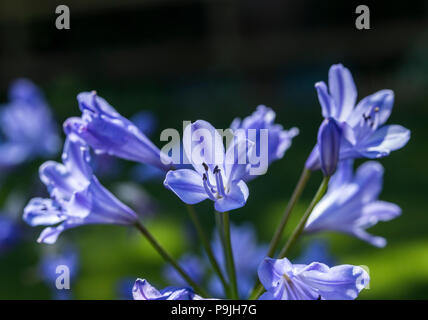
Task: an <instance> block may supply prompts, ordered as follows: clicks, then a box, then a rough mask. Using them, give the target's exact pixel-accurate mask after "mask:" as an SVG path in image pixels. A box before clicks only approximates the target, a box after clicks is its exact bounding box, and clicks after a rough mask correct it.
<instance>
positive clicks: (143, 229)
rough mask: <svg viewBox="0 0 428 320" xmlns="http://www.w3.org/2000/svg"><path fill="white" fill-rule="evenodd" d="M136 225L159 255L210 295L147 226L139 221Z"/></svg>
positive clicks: (198, 290)
mask: <svg viewBox="0 0 428 320" xmlns="http://www.w3.org/2000/svg"><path fill="white" fill-rule="evenodd" d="M135 227H136V228H137V229H138V231H140V232H141V234H142V235H143V236H144V237H145V238H146V239H147V241H148V242H149V243H150V244H151V245H152V246H153V248H154V249H155V250H156V251H157V252H158V253H159V255H160V256H161V257H162V258H163V259H164V260H165V261H166V262H168V263H170V264H171V265H172V266H173V267H174V269H175V270H177V272H178V273H179V274H180V275H181V276H182V277H183V279H184V280H186V282H187V283H188V284H189V285H190V286H191V287H192V288H193V289H194V290H195V291H196V292H197V293H199V294H201V295H202V296H204V297H209V294H208V293H207V292H206V291H205V290H204V289H203V288H201V287H200V286H199V285H198V284H197V283H196V282H195V281H193V280H192V278H190V276H189V275H188V274H187V273H186V272H185V271H184V270H183V269H182V268H181V267H180V265H179V264H178V263H177V262H176V261H175V260H174V258H173V257H171V255H170V254H169V253H168V252H167V251H165V249H164V248H163V247H162V246H161V245H160V244H159V242H157V240H156V239H155V238H154V237H153V235H152V234H151V233H150V232H149V230H147V229H146V227H145V226H144V225H143V224H142V223H141V222H139V221H137V222H136V223H135Z"/></svg>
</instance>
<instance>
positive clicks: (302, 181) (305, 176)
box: [251, 167, 311, 296]
mask: <svg viewBox="0 0 428 320" xmlns="http://www.w3.org/2000/svg"><path fill="white" fill-rule="evenodd" d="M310 176H311V170H309V169H306V167H305V168H303V171H302V173H301V174H300V178H299V181H298V182H297V184H296V187H295V188H294V191H293V194H292V195H291V198H290V201H288V203H287V207H286V208H285V210H284V214H283V215H282V218H281V221H280V223H279V225H278V227H277V228H276V231H275V234H274V236H273V238H272V240H271V242H270V245H269V250H268V252H267V254H266V257H273V255H274V254H275V251H276V249H277V247H278V244H279V241H280V240H281V237H282V235H283V233H284V230H285V227H286V225H287V222H288V220H289V218H290V216H291V212H292V211H293V208H294V206H295V205H296V203H297V201H298V200H299V198H300V196H301V194H302V192H303V190H304V189H305V187H306V184H307V182H308V180H309V177H310ZM261 289H263V286H262V285H261V283H260V280H257V282H256V284H255V285H254V288H253V290H252V294H251V296H253V295H255V293H256V292H257V291H260V290H261ZM259 295H260V294H259Z"/></svg>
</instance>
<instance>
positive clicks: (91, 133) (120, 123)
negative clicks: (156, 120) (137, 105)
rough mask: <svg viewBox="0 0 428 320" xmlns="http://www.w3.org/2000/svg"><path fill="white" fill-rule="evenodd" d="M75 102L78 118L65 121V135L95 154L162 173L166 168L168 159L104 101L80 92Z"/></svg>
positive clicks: (93, 93)
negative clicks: (70, 135)
mask: <svg viewBox="0 0 428 320" xmlns="http://www.w3.org/2000/svg"><path fill="white" fill-rule="evenodd" d="M77 101H78V102H79V108H80V110H81V111H82V117H80V118H76V117H74V118H69V119H67V121H66V122H65V123H64V130H65V131H66V133H67V134H69V133H74V134H76V135H77V136H79V137H80V138H81V139H83V140H84V141H85V142H86V143H87V144H88V145H89V146H91V147H92V148H93V149H94V150H95V151H96V152H98V153H107V154H109V155H113V156H116V157H119V158H123V159H127V160H131V161H137V162H141V163H147V164H150V165H152V166H156V167H158V168H160V169H162V170H165V171H167V170H168V169H170V165H167V164H166V163H171V161H170V159H169V158H168V156H167V155H166V154H164V153H162V152H161V151H160V150H159V148H158V147H156V146H155V145H154V144H153V143H152V142H151V141H150V140H149V139H148V138H147V137H146V136H145V135H144V134H143V133H142V132H141V131H140V130H139V129H138V127H137V126H136V125H135V124H134V123H132V122H131V121H129V120H128V119H126V118H125V117H123V116H121V115H120V114H119V113H118V112H117V111H116V110H115V109H114V108H113V107H112V106H111V105H110V104H109V103H108V102H107V101H106V100H104V99H103V98H101V97H99V96H97V94H96V93H95V92H82V93H80V94H79V95H78V96H77Z"/></svg>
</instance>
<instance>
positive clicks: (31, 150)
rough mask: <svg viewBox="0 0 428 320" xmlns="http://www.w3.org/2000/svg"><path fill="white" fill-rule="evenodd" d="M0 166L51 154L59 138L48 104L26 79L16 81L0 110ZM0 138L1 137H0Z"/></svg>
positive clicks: (56, 146)
mask: <svg viewBox="0 0 428 320" xmlns="http://www.w3.org/2000/svg"><path fill="white" fill-rule="evenodd" d="M0 130H1V132H2V134H3V136H4V139H3V141H2V139H0V154H1V157H0V167H9V166H15V165H18V164H20V163H22V162H24V161H27V160H30V159H32V158H34V157H37V156H41V157H47V156H52V155H54V154H55V153H56V152H57V151H58V149H59V147H60V139H59V136H58V132H57V128H56V126H55V122H54V120H53V117H52V114H51V112H50V110H49V107H48V105H47V103H46V101H45V99H44V97H43V94H42V93H41V92H40V90H39V89H38V88H37V87H36V86H35V85H34V84H33V83H32V82H31V81H29V80H26V79H19V80H16V81H15V82H14V83H13V84H12V85H11V87H10V90H9V103H8V104H6V105H3V106H2V108H1V109H0ZM0 137H1V136H0Z"/></svg>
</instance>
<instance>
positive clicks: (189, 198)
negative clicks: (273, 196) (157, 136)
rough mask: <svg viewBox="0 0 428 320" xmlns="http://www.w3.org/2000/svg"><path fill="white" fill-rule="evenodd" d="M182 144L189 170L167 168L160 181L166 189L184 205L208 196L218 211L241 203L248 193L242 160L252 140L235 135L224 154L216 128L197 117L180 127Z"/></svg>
mask: <svg viewBox="0 0 428 320" xmlns="http://www.w3.org/2000/svg"><path fill="white" fill-rule="evenodd" d="M183 145H184V152H185V154H186V156H187V158H188V159H189V160H190V161H191V163H192V165H193V169H179V170H175V171H169V172H168V173H167V175H166V178H165V181H164V185H165V187H166V188H168V189H170V190H171V191H173V192H174V193H175V194H176V195H177V196H178V197H179V198H180V199H181V200H182V201H183V202H185V203H187V204H195V203H198V202H201V201H203V200H206V199H211V200H212V201H214V203H215V205H214V206H215V209H216V210H217V211H219V212H225V211H229V210H233V209H237V208H240V207H242V206H244V205H245V203H246V201H247V198H248V194H249V192H248V187H247V185H246V184H245V182H244V180H243V177H244V176H245V175H246V174H247V172H248V164H247V161H246V159H247V156H248V153H250V152H251V150H252V147H253V145H254V143H253V142H251V141H249V140H247V139H245V138H244V137H242V136H241V135H239V136H235V137H234V138H233V141H232V143H231V144H230V146H229V147H228V149H227V151H226V153H225V151H224V146H223V140H222V137H221V136H220V134H219V133H218V132H217V130H216V129H215V128H214V127H213V126H211V124H209V123H208V122H206V121H203V120H198V121H196V122H194V123H193V124H190V125H188V126H187V127H186V129H185V130H184V135H183Z"/></svg>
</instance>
